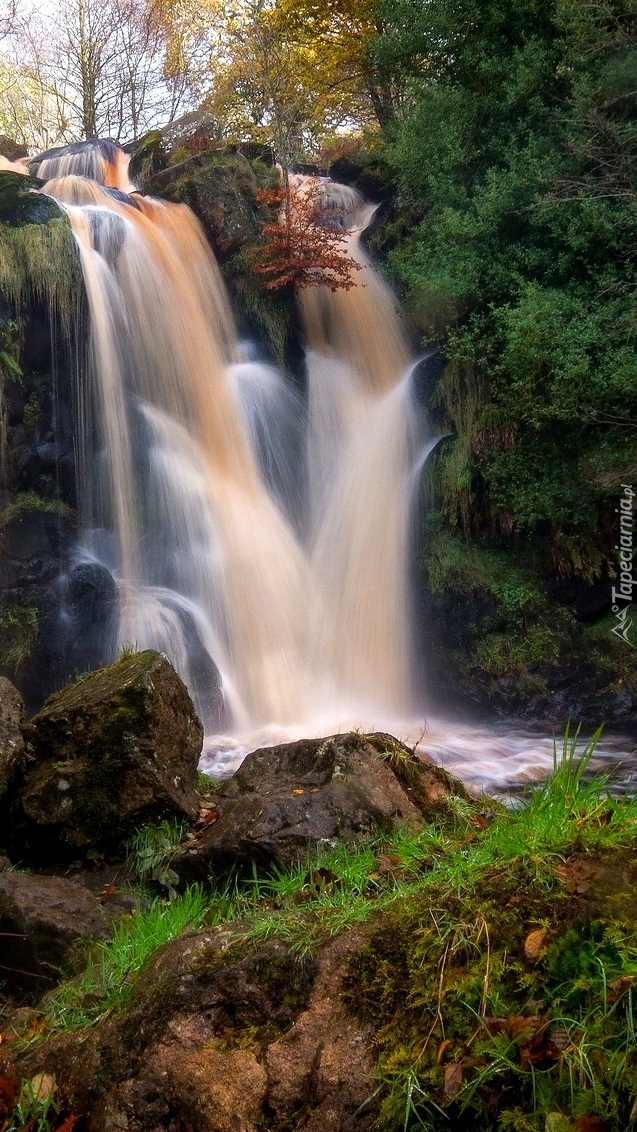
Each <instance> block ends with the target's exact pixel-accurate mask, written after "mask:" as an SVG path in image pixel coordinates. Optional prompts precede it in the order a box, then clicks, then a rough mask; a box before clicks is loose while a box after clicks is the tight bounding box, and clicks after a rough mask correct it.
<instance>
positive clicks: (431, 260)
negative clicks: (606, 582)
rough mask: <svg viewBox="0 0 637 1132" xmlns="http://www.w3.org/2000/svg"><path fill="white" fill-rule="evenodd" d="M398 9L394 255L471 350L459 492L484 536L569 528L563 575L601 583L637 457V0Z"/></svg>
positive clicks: (562, 548) (429, 309) (450, 397)
mask: <svg viewBox="0 0 637 1132" xmlns="http://www.w3.org/2000/svg"><path fill="white" fill-rule="evenodd" d="M382 14H383V18H384V20H385V24H384V34H383V35H382V36H379V37H378V39H377V41H376V42H375V46H374V51H375V52H376V53H377V54H378V57H379V59H381V60H382V64H383V66H385V67H387V68H388V69H389V70H391V71H392V72H393V73H394V74H395V76H396V80H397V82H400V84H401V85H402V90H403V92H404V94H403V101H402V104H401V107H400V114H399V116H398V118H397V120H396V121H395V122H394V123H393V126H392V129H391V131H390V132H388V133H387V135H386V138H387V146H386V154H387V156H388V158H389V159H390V161H391V162H392V164H393V166H394V171H395V178H396V181H397V183H398V185H399V191H400V204H401V206H402V207H401V215H402V217H403V218H404V220H403V223H404V228H403V232H402V238H401V239H400V241H399V246H398V247H397V248H396V249H395V250H394V252H393V257H392V258H393V265H394V269H395V270H396V272H397V273H398V275H399V276H400V277H401V279H402V281H403V283H404V286H405V288H406V291H407V295H408V301H409V304H410V306H411V308H412V311H413V312H414V313H415V315H416V317H417V318H418V319H419V320H420V322H421V325H422V326H423V329H424V331H425V334H426V336H427V338H429V340H431V338H434V337H444V338H445V340H446V353H447V356H448V358H449V359H450V362H451V364H450V366H449V367H448V370H447V372H446V375H445V378H444V379H443V381H442V383H441V385H440V387H439V390H438V398H439V402H440V404H441V406H442V407H443V408H444V411H445V413H446V416H447V419H448V422H449V425H450V427H452V428H453V429H455V431H456V433H457V439H456V440H455V441H454V442H452V443H450V444H449V445H448V446H447V449H446V451H445V452H443V453H442V454H441V456H440V458H439V460H438V464H437V466H438V474H439V477H440V479H439V491H440V496H439V498H440V500H441V505H442V507H443V509H444V511H445V513H446V517H447V519H448V520H449V521H451V522H453V523H457V524H458V525H460V526H462V528H463V529H464V531H465V533H468V532H469V530H473V531H474V532H485V531H488V532H490V533H491V534H492V532H493V531H494V530H495V531H498V530H499V531H501V532H502V534H503V537H504V538H506V539H507V540H510V538H511V535H512V533H513V532H515V533H516V534H517V535H518V536H520V537H521V536H524V537H531V536H533V535H536V534H538V532H542V531H544V532H546V531H550V553H551V555H552V561H553V563H554V564H555V565H556V566H557V568H558V569H559V570H560V571H561V572H562V573H568V572H572V573H575V574H578V575H579V576H580V577H582V578H587V579H588V580H590V579H591V577H593V576H596V575H597V576H599V572H600V570H601V569H608V570H611V569H612V568H613V567H612V561H613V556H614V552H613V549H612V545H611V544H610V539H614V537H615V536H614V534H613V521H612V517H613V508H614V506H615V504H614V502H613V494H614V493H615V492H616V491H617V490H618V488H619V485H620V484H621V482H623V481H622V478H621V477H622V476H624V477H628V478H626V480H625V482H631V479H630V477H631V476H632V475H633V474H634V470H635V467H637V429H636V428H635V419H636V418H637V387H636V384H635V373H637V347H636V345H635V342H636V339H635V328H636V327H637V292H636V291H635V285H634V265H635V262H637V227H636V225H635V213H634V201H635V199H636V198H637V99H636V98H635V83H634V75H635V63H636V61H637V0H594V2H593V3H588V2H585V0H550V2H549V3H545V2H544V0H522V2H520V3H519V4H516V5H513V6H511V5H510V4H509V3H507V2H505V0H490V2H489V3H488V4H483V3H479V2H478V0H429V2H428V3H426V4H422V3H420V0H384V2H383V5H382ZM395 237H396V231H395V232H394V238H395ZM600 516H601V518H600ZM542 537H544V536H542Z"/></svg>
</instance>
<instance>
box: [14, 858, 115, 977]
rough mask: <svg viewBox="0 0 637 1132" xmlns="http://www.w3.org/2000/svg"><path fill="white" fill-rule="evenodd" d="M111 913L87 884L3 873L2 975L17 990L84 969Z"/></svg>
mask: <svg viewBox="0 0 637 1132" xmlns="http://www.w3.org/2000/svg"><path fill="white" fill-rule="evenodd" d="M108 922H109V921H108V918H107V916H106V915H105V913H104V911H103V909H102V907H101V905H100V904H99V902H98V900H97V898H96V897H95V896H93V894H92V893H91V892H89V891H88V890H87V889H86V888H82V887H81V886H80V885H78V884H74V883H73V882H72V881H70V880H64V879H63V878H62V877H51V876H29V875H27V874H25V873H18V872H13V871H7V872H2V873H0V956H1V957H2V960H1V961H2V977H3V980H4V982H5V985H6V986H7V988H8V990H9V991H10V992H11V993H12V994H13V995H18V996H21V995H25V994H26V995H32V994H34V993H37V992H38V991H41V990H46V989H48V988H49V987H50V986H51V985H52V984H54V983H56V982H57V981H58V980H59V979H60V978H62V977H63V976H64V975H70V974H75V973H76V972H77V971H78V970H80V969H81V967H82V965H83V961H84V957H85V952H86V945H87V942H88V941H90V940H94V939H98V938H100V937H101V936H104V935H106V934H107V931H108Z"/></svg>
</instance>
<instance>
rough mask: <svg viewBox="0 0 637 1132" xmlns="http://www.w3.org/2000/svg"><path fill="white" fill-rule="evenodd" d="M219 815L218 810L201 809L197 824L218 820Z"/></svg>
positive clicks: (209, 823)
mask: <svg viewBox="0 0 637 1132" xmlns="http://www.w3.org/2000/svg"><path fill="white" fill-rule="evenodd" d="M220 817H221V814H220V813H219V810H207V809H202V810H200V811H199V814H198V817H197V825H211V824H212V822H214V821H219V818H220Z"/></svg>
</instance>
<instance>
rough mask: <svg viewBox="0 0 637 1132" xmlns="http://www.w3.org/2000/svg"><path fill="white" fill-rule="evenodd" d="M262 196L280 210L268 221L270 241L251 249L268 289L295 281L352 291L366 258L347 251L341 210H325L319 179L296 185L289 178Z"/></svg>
mask: <svg viewBox="0 0 637 1132" xmlns="http://www.w3.org/2000/svg"><path fill="white" fill-rule="evenodd" d="M257 199H258V200H259V202H260V203H261V204H264V205H268V206H270V207H276V208H277V209H278V212H279V215H278V219H277V220H276V221H275V222H274V223H269V224H265V225H264V226H263V229H262V235H263V237H264V239H265V243H263V244H260V245H258V246H257V247H254V248H249V249H248V255H249V256H250V258H251V260H252V270H253V271H254V272H255V274H257V275H259V276H260V277H261V278H262V279H263V280H264V283H265V286H266V288H268V290H278V289H279V288H281V287H286V286H293V287H296V288H297V289H299V290H302V289H303V288H305V287H329V289H330V290H331V291H337V290H345V291H347V290H349V288H350V287H353V286H354V279H353V273H354V272H355V271H360V269H361V264H360V263H358V262H357V261H356V260H355V259H352V257H351V256H349V255H348V254H347V252H346V250H345V247H344V245H345V244H346V242H347V239H348V233H347V232H345V231H344V230H343V225H342V222H341V221H342V214H341V213H339V211H338V210H337V209H329V210H326V208H325V204H324V202H323V201H322V199H321V187H320V184H319V183H318V182H317V181H316V180H313V179H312V180H309V181H308V182H306V183H305V184H302V185H299V186H297V187H295V189H294V191H292V189H291V185H290V181H289V179H288V180H287V181H286V185H285V187H284V188H282V189H266V190H265V191H264V192H261V193H259V194H258V198H257Z"/></svg>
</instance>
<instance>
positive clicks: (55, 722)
mask: <svg viewBox="0 0 637 1132" xmlns="http://www.w3.org/2000/svg"><path fill="white" fill-rule="evenodd" d="M202 737H203V730H202V727H201V724H200V722H199V720H198V719H197V716H196V714H195V710H194V707H193V705H192V701H191V699H190V696H189V695H188V692H187V690H186V688H185V686H184V684H183V683H182V681H181V680H180V678H179V677H178V676H177V674H176V672H175V671H174V669H173V668H172V666H171V665H170V663H169V661H168V660H167V659H166V657H164V656H162V655H160V654H159V653H154V652H151V651H147V652H142V653H136V654H133V655H132V656H128V657H125V658H123V659H122V660H120V661H118V662H117V663H116V664H114V665H111V666H110V667H108V668H104V669H100V670H98V671H97V672H94V673H91V674H90V675H89V676H87V677H86V678H85V679H83V680H80V681H77V682H76V683H75V684H72V685H70V686H69V687H67V688H64V689H62V691H61V692H58V693H56V694H54V695H53V696H51V697H50V698H49V699H48V700H47V702H46V704H45V705H44V707H43V708H42V710H41V711H40V712H39V713H38V715H37V716H35V717H34V718H33V719H32V720H31V722H30V723H29V725H28V727H27V729H26V739H27V743H28V744H29V750H30V752H31V754H32V756H33V762H32V764H31V765H30V766H29V768H28V770H27V773H26V777H25V782H24V786H23V787H22V789H21V791H20V795H19V799H18V800H17V801H16V803H15V811H14V820H13V823H12V832H11V833H10V835H9V836H10V837H13V838H14V839H15V838H19V839H22V840H23V843H26V845H27V846H28V847H29V849H30V851H31V852H32V854H33V855H34V857H36V858H37V857H39V856H40V855H41V854H43V853H44V854H46V855H47V856H50V854H51V853H56V854H58V855H60V854H61V855H62V856H64V855H65V854H68V853H77V851H78V850H82V849H88V848H89V847H95V846H96V845H111V846H112V845H116V844H117V843H118V842H119V841H121V839H122V838H124V837H126V836H128V835H129V834H130V832H131V831H132V829H133V828H135V826H137V825H140V824H142V823H143V822H144V821H146V820H152V819H155V818H161V817H165V816H169V815H173V814H174V815H178V816H182V815H185V816H187V817H189V818H192V817H194V815H195V814H196V812H197V807H198V799H197V794H196V776H197V761H198V758H199V753H200V751H201V743H202Z"/></svg>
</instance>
